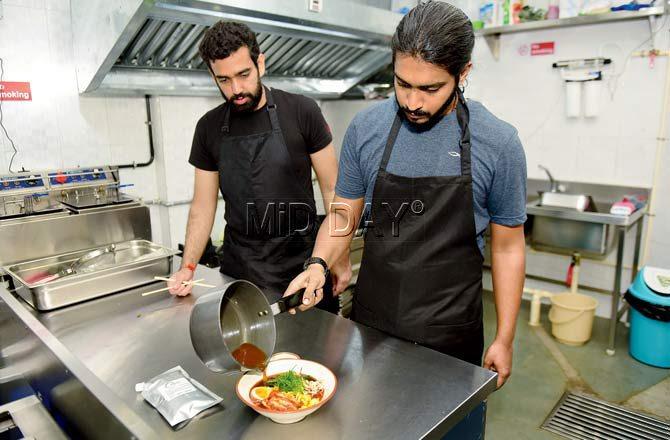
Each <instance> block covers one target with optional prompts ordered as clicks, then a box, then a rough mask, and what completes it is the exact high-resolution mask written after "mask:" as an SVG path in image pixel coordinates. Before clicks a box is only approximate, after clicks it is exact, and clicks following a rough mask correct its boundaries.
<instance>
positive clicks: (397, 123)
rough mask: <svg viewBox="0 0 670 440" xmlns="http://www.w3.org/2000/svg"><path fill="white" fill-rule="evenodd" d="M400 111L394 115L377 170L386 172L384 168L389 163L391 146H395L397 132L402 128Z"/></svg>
mask: <svg viewBox="0 0 670 440" xmlns="http://www.w3.org/2000/svg"><path fill="white" fill-rule="evenodd" d="M400 112H401V110H400V109H398V113H396V114H395V119H394V120H393V125H392V126H391V132H390V133H389V136H388V137H387V138H386V147H384V156H382V162H381V164H380V165H379V169H381V170H382V171H386V166H387V165H388V163H389V159H390V158H391V151H393V144H395V139H396V138H397V137H398V132H399V131H400V127H401V126H402V118H401V117H400Z"/></svg>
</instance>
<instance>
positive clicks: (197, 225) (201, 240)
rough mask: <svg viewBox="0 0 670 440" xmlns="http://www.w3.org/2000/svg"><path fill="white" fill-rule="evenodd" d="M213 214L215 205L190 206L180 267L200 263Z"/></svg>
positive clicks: (210, 230)
mask: <svg viewBox="0 0 670 440" xmlns="http://www.w3.org/2000/svg"><path fill="white" fill-rule="evenodd" d="M215 213H216V205H214V206H213V207H212V206H209V205H208V204H204V205H196V204H193V205H191V209H190V210H189V213H188V225H187V227H186V240H185V241H186V242H185V245H184V255H183V257H182V263H181V264H182V267H184V266H186V265H187V264H198V261H200V257H202V253H203V252H204V250H205V246H206V245H207V241H208V240H209V237H210V234H211V233H212V225H214V214H215Z"/></svg>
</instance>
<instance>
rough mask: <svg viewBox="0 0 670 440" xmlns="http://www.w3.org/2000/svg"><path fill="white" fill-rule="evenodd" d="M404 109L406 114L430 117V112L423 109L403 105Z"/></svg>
mask: <svg viewBox="0 0 670 440" xmlns="http://www.w3.org/2000/svg"><path fill="white" fill-rule="evenodd" d="M402 111H403V112H405V114H406V115H410V116H414V117H416V118H420V117H424V116H426V117H430V113H428V112H426V111H423V110H410V109H408V108H407V107H402Z"/></svg>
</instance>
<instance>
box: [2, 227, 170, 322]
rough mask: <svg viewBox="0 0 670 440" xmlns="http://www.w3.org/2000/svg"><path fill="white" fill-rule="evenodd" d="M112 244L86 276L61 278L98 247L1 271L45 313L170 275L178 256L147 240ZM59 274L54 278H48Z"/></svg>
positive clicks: (17, 291)
mask: <svg viewBox="0 0 670 440" xmlns="http://www.w3.org/2000/svg"><path fill="white" fill-rule="evenodd" d="M114 245H115V251H114V253H113V255H111V256H109V257H108V258H106V261H105V264H101V265H99V266H97V267H95V270H90V271H86V272H85V273H73V274H71V275H64V274H65V273H66V272H67V271H65V270H64V269H66V268H69V267H72V264H73V263H74V262H76V261H77V260H79V259H80V258H81V257H83V256H86V255H87V254H90V253H91V251H95V250H96V249H97V248H93V249H82V250H81V251H76V252H69V253H66V254H60V255H54V256H51V257H46V258H40V259H37V260H31V261H24V262H20V263H16V264H13V265H11V266H5V267H4V268H3V269H4V270H5V272H7V273H8V274H9V275H11V277H12V279H13V280H14V285H15V287H16V293H17V294H18V295H19V296H21V297H22V298H23V299H25V300H26V301H27V302H28V303H29V304H31V305H32V306H33V307H34V308H36V309H37V310H40V311H47V310H53V309H56V308H59V307H63V306H67V305H70V304H75V303H78V302H81V301H86V300H88V299H92V298H97V297H99V296H103V295H108V294H111V293H116V292H120V291H122V290H126V289H130V288H133V287H138V286H141V285H143V284H148V283H152V282H154V281H155V280H154V277H155V276H165V275H168V274H169V273H170V270H171V266H172V257H173V256H174V255H176V254H178V252H177V251H174V250H172V249H169V248H166V247H164V246H160V245H158V244H155V243H152V242H150V241H147V240H130V241H125V242H121V243H114ZM104 248H106V247H104ZM59 273H60V274H61V275H60V276H59V277H57V278H55V279H54V278H53V277H52V276H48V275H49V274H59Z"/></svg>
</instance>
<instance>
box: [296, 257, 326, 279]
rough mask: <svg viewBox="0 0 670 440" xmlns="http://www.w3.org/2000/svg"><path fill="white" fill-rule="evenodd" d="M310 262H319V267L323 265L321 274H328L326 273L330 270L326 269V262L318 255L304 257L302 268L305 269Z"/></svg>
mask: <svg viewBox="0 0 670 440" xmlns="http://www.w3.org/2000/svg"><path fill="white" fill-rule="evenodd" d="M312 264H320V265H321V267H323V274H324V275H325V276H328V273H329V272H330V271H329V269H328V264H327V263H326V260H324V259H323V258H319V257H309V258H308V259H306V260H305V264H303V265H302V270H307V268H308V267H309V266H311V265H312Z"/></svg>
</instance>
